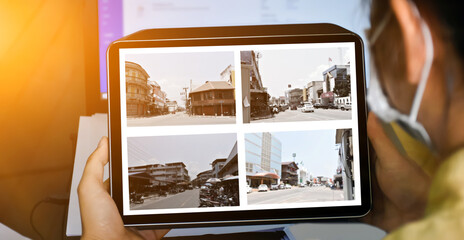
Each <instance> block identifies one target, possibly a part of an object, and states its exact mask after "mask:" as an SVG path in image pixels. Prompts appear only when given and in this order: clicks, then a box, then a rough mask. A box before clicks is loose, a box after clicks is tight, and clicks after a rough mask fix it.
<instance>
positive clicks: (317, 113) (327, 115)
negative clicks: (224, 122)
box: [251, 109, 353, 123]
mask: <svg viewBox="0 0 464 240" xmlns="http://www.w3.org/2000/svg"><path fill="white" fill-rule="evenodd" d="M352 113H353V111H351V110H350V111H342V110H340V109H314V112H301V110H300V109H298V110H290V109H287V110H285V112H280V113H278V114H274V117H272V118H266V119H258V120H252V121H251V122H252V123H255V122H256V123H260V122H295V121H321V120H346V119H351V114H352Z"/></svg>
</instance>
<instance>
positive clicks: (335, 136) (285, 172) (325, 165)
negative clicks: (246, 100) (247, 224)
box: [245, 129, 354, 205]
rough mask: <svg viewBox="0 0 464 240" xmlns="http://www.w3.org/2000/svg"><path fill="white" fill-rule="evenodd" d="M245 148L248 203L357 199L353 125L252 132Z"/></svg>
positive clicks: (247, 138) (246, 138) (248, 136)
mask: <svg viewBox="0 0 464 240" xmlns="http://www.w3.org/2000/svg"><path fill="white" fill-rule="evenodd" d="M245 148H246V181H247V187H246V188H247V200H248V204H249V205H255V204H289V203H290V204H291V203H304V202H326V201H343V200H353V199H354V192H353V190H354V188H353V186H354V176H353V155H352V148H353V143H352V130H351V129H336V130H314V131H293V132H272V133H269V132H261V133H248V134H245Z"/></svg>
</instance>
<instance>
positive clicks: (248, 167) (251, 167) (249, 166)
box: [246, 163, 253, 172]
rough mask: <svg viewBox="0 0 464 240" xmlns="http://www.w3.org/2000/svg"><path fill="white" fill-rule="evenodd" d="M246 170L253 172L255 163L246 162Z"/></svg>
mask: <svg viewBox="0 0 464 240" xmlns="http://www.w3.org/2000/svg"><path fill="white" fill-rule="evenodd" d="M246 171H247V172H253V163H246Z"/></svg>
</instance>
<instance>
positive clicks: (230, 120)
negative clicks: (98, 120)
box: [127, 112, 235, 127]
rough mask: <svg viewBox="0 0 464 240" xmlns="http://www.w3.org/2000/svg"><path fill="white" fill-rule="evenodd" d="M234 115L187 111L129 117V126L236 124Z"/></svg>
mask: <svg viewBox="0 0 464 240" xmlns="http://www.w3.org/2000/svg"><path fill="white" fill-rule="evenodd" d="M234 123H235V117H233V116H218V117H215V116H189V115H188V114H186V113H183V112H178V113H176V114H166V115H160V116H153V117H144V118H128V119H127V126H130V127H138V126H179V125H201V124H234Z"/></svg>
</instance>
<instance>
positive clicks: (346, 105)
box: [340, 103, 351, 111]
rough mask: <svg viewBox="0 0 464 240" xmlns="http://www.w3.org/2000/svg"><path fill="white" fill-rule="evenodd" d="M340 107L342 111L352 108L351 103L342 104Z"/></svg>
mask: <svg viewBox="0 0 464 240" xmlns="http://www.w3.org/2000/svg"><path fill="white" fill-rule="evenodd" d="M340 109H341V110H342V111H344V110H346V111H348V110H351V103H345V104H343V105H341V106H340Z"/></svg>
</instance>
